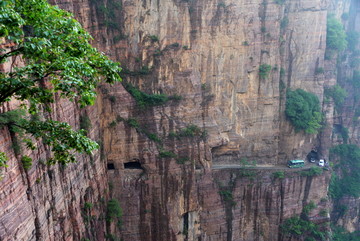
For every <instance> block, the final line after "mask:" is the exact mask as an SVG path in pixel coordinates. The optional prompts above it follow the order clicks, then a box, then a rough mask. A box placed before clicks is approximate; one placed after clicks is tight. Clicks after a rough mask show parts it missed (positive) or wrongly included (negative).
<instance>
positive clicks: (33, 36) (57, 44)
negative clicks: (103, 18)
mask: <svg viewBox="0 0 360 241" xmlns="http://www.w3.org/2000/svg"><path fill="white" fill-rule="evenodd" d="M0 12H1V14H0V37H1V38H4V39H5V43H6V44H1V45H0V53H1V55H0V63H4V62H6V61H10V60H11V61H13V59H14V58H16V57H18V59H19V58H22V59H24V60H25V62H26V65H25V66H16V67H12V68H10V69H9V70H6V71H5V72H1V73H0V78H1V79H0V104H4V103H5V102H7V101H9V100H10V99H12V98H15V99H17V100H20V101H24V100H27V101H28V102H27V103H29V104H28V105H27V104H24V105H23V108H24V109H26V110H27V111H28V113H30V114H33V115H34V114H36V113H38V112H39V111H40V110H43V109H44V110H45V111H51V109H50V103H53V102H54V101H55V100H54V95H55V93H56V95H58V96H59V97H61V98H65V99H69V100H71V101H76V102H77V103H79V104H80V106H81V107H84V106H86V105H90V104H93V103H94V101H95V97H96V92H95V88H96V85H97V84H98V83H99V82H100V81H101V80H102V79H103V77H104V76H106V82H107V83H114V82H115V81H120V80H121V78H120V76H119V71H120V67H119V66H118V64H117V63H114V62H112V61H110V60H109V59H108V58H107V57H106V56H104V55H102V54H100V53H99V52H98V51H97V50H96V49H95V48H93V47H92V46H91V45H90V43H89V41H90V40H91V37H90V35H89V34H88V33H87V32H86V31H85V30H84V29H83V28H82V27H81V25H80V24H79V23H78V22H77V21H76V20H74V19H73V18H72V16H71V14H69V13H67V12H65V11H63V10H60V9H59V8H58V7H53V6H50V5H49V4H48V3H47V1H46V0H37V1H34V0H21V1H20V0H3V1H1V2H0ZM10 46H11V48H10ZM46 116H50V115H46ZM49 118H50V117H47V118H45V116H43V117H41V116H40V118H37V119H30V118H23V119H22V120H23V121H22V122H21V123H20V122H19V123H18V124H17V125H16V128H20V129H23V130H24V131H25V134H29V135H32V136H33V137H34V138H35V139H43V142H44V143H45V144H46V145H48V146H50V148H51V150H52V151H53V152H54V158H53V159H52V163H55V162H61V163H68V162H70V161H74V160H75V156H74V152H86V153H91V151H92V150H94V149H96V148H97V147H98V145H97V144H96V143H95V142H93V141H91V140H90V139H88V138H87V137H86V136H85V135H84V134H85V133H84V131H78V132H76V131H73V130H72V129H71V127H70V125H68V124H67V123H61V122H57V121H54V120H51V119H49ZM9 124H10V125H12V126H14V125H15V124H14V123H9ZM28 144H29V142H28Z"/></svg>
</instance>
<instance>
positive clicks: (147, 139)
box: [0, 0, 359, 241]
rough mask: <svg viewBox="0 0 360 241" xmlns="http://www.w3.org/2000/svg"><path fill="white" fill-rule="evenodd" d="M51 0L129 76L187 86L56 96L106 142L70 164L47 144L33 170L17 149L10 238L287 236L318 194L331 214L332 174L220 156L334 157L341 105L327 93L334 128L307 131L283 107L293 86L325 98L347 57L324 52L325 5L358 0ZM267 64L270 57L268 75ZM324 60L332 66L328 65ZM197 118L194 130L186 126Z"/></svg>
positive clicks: (6, 200)
mask: <svg viewBox="0 0 360 241" xmlns="http://www.w3.org/2000/svg"><path fill="white" fill-rule="evenodd" d="M52 2H53V3H54V4H58V5H59V6H60V7H61V8H64V9H67V10H69V11H71V12H73V13H74V14H75V16H76V18H77V19H78V20H79V21H80V22H82V23H83V25H84V27H86V28H87V29H88V30H89V31H90V32H91V33H92V35H93V36H94V42H93V43H94V45H95V46H97V47H98V48H99V50H101V51H103V52H105V53H106V54H108V55H109V56H110V57H111V58H112V59H114V60H118V61H120V62H121V63H122V65H123V68H124V71H123V73H124V74H123V78H124V82H126V83H131V84H132V85H134V86H137V87H138V88H139V89H140V90H142V91H144V92H146V93H148V94H152V93H156V94H161V93H165V94H167V95H169V96H170V95H178V96H181V97H182V99H181V100H179V98H173V99H172V100H170V101H168V102H167V103H165V104H164V105H161V106H156V107H151V106H145V107H141V106H139V103H137V102H136V100H135V99H134V98H133V97H132V96H131V95H130V94H129V93H128V92H127V91H126V90H125V88H124V87H123V85H121V84H118V85H115V86H111V87H110V86H106V85H103V86H100V87H99V98H98V102H97V104H96V105H95V106H93V107H90V108H88V109H86V110H82V111H80V110H79V109H78V108H77V107H76V106H74V105H73V104H72V103H57V104H56V107H55V109H56V116H61V117H59V118H60V120H67V121H69V120H70V122H71V123H72V124H73V125H74V126H77V127H78V125H79V118H80V115H87V116H89V117H90V119H91V122H92V132H91V136H92V137H93V138H94V139H95V140H100V141H101V145H102V149H101V150H100V151H99V153H96V155H95V156H94V157H93V158H91V159H90V158H89V157H79V160H78V163H77V164H74V165H70V166H69V167H67V168H65V169H64V170H63V169H61V168H60V167H50V168H49V167H45V166H43V165H42V164H41V161H40V160H41V159H42V160H44V159H46V157H47V155H48V154H47V152H46V150H45V149H43V147H41V145H39V146H40V147H41V148H40V149H39V151H38V153H34V154H32V155H33V157H34V158H35V159H36V160H39V161H38V162H37V163H35V165H34V167H33V168H31V169H30V170H29V171H28V172H25V171H24V170H22V169H21V167H20V166H19V165H18V164H17V162H16V158H15V156H12V158H11V162H10V163H11V164H10V167H9V168H7V169H6V170H5V171H6V172H4V178H3V179H2V181H1V186H2V191H1V192H2V195H1V197H0V204H1V207H3V209H2V210H3V211H2V212H1V214H0V224H1V225H0V237H1V239H4V240H79V239H80V238H82V237H84V238H89V239H91V240H104V233H105V232H106V233H108V234H110V233H111V234H113V235H115V236H118V237H121V238H123V239H124V240H156V241H158V240H249V241H250V240H285V238H286V237H283V236H282V235H281V234H280V232H279V224H280V223H281V222H283V221H284V220H285V219H286V218H289V217H292V216H299V215H300V214H301V212H302V209H303V207H304V206H305V205H307V204H309V203H310V202H311V201H313V202H314V203H315V204H316V206H317V208H315V209H314V210H313V211H312V212H311V213H310V218H312V219H313V220H314V221H316V222H318V223H324V222H327V221H328V217H327V216H325V217H322V216H321V215H319V213H320V212H321V210H323V209H328V208H329V205H330V204H329V202H328V201H327V198H326V195H327V187H328V183H329V173H325V174H323V175H320V176H316V177H306V176H302V175H300V174H299V173H294V172H289V173H286V175H285V178H284V179H276V178H274V176H273V172H275V171H276V170H267V171H255V172H254V173H253V171H252V170H248V171H244V170H237V169H221V170H213V169H212V168H211V167H212V166H213V165H214V164H217V165H225V164H240V161H241V160H248V161H256V162H257V163H258V164H279V165H284V164H285V162H286V160H288V159H293V158H301V159H304V158H305V157H306V155H307V154H308V153H309V152H310V151H311V150H312V149H317V150H318V151H319V154H320V155H322V156H324V157H327V155H328V149H329V147H330V146H331V145H332V141H335V139H334V138H333V136H332V135H333V133H332V124H337V122H336V121H337V120H338V119H337V118H334V104H333V103H329V104H325V105H324V106H323V110H324V111H327V114H326V118H327V121H328V123H329V125H328V127H329V128H327V129H325V131H324V132H323V133H322V135H319V136H316V135H308V134H304V133H301V132H299V133H296V132H295V131H294V128H293V127H292V126H291V125H290V124H289V122H288V121H287V120H286V118H285V115H284V108H285V102H284V100H285V89H286V88H292V89H296V88H302V89H305V90H307V91H310V92H312V93H315V94H316V95H317V96H318V97H319V99H320V100H323V98H324V95H323V92H324V86H326V85H327V86H331V85H334V84H335V83H336V78H337V76H336V74H335V72H333V71H332V70H333V69H335V68H336V65H335V64H334V62H331V61H325V60H324V55H325V48H326V18H327V15H328V13H329V12H330V11H332V10H334V9H337V12H336V15H337V16H339V17H340V16H341V14H342V13H343V12H348V11H349V8H350V2H351V1H348V0H343V1H331V0H315V1H298V0H287V1H285V3H284V4H276V3H275V2H273V1H261V0H255V1H248V0H236V1H235V0H226V1H217V0H206V1H204V0H189V1H185V0H165V1H160V0H157V1H154V0H144V1H130V0H123V1H120V0H118V1H117V0H107V1H87V0H82V1H77V0H72V1H70V0H69V1H63V0H54V1H52ZM120 2H121V4H119V3H120ZM353 14H354V16H355V18H358V16H359V14H358V13H356V12H355V13H353ZM354 21H355V20H354ZM355 22H356V21H355ZM356 26H357V25H356ZM356 28H358V26H357V27H356ZM265 64H267V65H270V66H271V70H270V71H269V73H268V74H267V76H266V77H264V78H261V77H260V76H259V67H260V66H261V65H265ZM320 67H325V73H324V74H316V70H317V69H318V68H320ZM4 108H12V107H4ZM54 115H55V114H54ZM351 118H352V117H351ZM191 125H192V126H196V127H197V128H196V131H195V132H193V133H192V134H187V135H182V134H181V133H182V131H184V130H186V129H187V128H189V126H191ZM355 130H357V129H356V128H354V133H355V132H356V131H355ZM1 131H2V134H1V135H0V137H1V138H2V141H1V142H0V143H1V146H0V150H7V153H11V152H12V151H11V141H10V140H11V137H10V135H9V133H8V131H7V130H6V129H4V130H1ZM174 133H175V134H176V133H177V135H174ZM179 133H180V134H179ZM205 133H206V135H205ZM169 134H170V135H169ZM352 138H353V140H354V141H356V140H357V138H356V137H355V135H354V136H352ZM328 140H331V141H328ZM106 169H107V170H106ZM108 182H109V183H110V187H109V188H108V187H107V183H108ZM109 197H113V198H116V199H118V200H120V202H121V205H122V207H123V210H124V214H123V226H122V228H121V230H119V228H117V227H116V226H115V225H113V224H111V225H109V224H107V225H106V222H105V220H104V219H103V218H102V217H104V213H105V208H106V205H105V204H106V201H107V200H108V198H109ZM354 202H357V201H354ZM86 204H87V205H86ZM89 204H91V205H90V206H91V208H90V206H89ZM346 220H348V219H346V218H345V219H344V221H343V223H345V222H347V221H346ZM350 229H351V230H355V229H357V227H354V228H350ZM105 230H106V231H105ZM286 240H288V239H286Z"/></svg>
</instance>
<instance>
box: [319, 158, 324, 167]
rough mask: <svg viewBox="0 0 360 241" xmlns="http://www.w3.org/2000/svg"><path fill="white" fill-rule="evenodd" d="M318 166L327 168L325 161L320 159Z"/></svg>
mask: <svg viewBox="0 0 360 241" xmlns="http://www.w3.org/2000/svg"><path fill="white" fill-rule="evenodd" d="M318 165H319V166H321V167H323V166H325V161H324V160H323V159H320V160H319V163H318Z"/></svg>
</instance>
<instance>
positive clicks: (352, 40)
mask: <svg viewBox="0 0 360 241" xmlns="http://www.w3.org/2000/svg"><path fill="white" fill-rule="evenodd" d="M359 38H360V33H358V32H355V31H351V32H348V33H347V34H346V40H347V42H348V48H349V49H350V50H351V51H354V50H355V49H356V46H357V45H358V43H359Z"/></svg>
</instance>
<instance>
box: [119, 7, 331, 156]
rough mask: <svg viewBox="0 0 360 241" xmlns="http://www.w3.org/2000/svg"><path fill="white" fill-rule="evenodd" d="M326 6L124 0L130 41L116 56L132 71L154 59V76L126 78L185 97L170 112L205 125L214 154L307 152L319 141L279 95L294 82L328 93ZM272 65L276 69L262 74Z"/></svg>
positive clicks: (320, 92) (125, 22)
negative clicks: (297, 124)
mask: <svg viewBox="0 0 360 241" xmlns="http://www.w3.org/2000/svg"><path fill="white" fill-rule="evenodd" d="M326 7H327V5H326V4H325V2H324V1H312V2H311V3H299V2H297V1H286V2H285V4H284V5H279V4H275V3H274V2H266V1H264V2H262V1H251V2H249V1H224V2H217V1H205V2H204V1H165V2H164V1H162V2H157V1H145V2H138V3H133V2H132V1H131V2H128V1H124V2H123V12H124V32H125V33H126V36H127V40H124V41H122V42H124V43H126V44H127V47H126V49H124V50H122V51H123V52H120V56H119V59H120V60H122V63H123V64H124V65H125V66H126V68H128V69H130V70H132V71H136V70H138V69H140V68H141V66H148V67H151V68H152V69H151V70H152V71H151V76H140V77H139V76H137V77H131V76H127V77H126V80H127V81H130V82H132V83H136V85H137V86H139V87H140V88H141V89H144V90H152V91H153V92H158V91H161V92H165V93H169V94H172V93H176V94H179V95H181V96H183V97H184V100H183V101H182V102H181V108H178V109H177V112H176V115H175V116H173V118H174V119H175V120H178V121H179V122H183V123H189V122H192V123H196V124H198V125H199V126H203V127H204V128H206V129H207V130H208V132H209V136H210V138H209V141H208V144H209V146H210V148H212V155H213V157H214V158H213V161H214V162H221V163H225V162H236V160H239V159H240V158H244V157H247V158H252V159H256V160H257V161H258V162H268V163H276V162H283V161H284V160H285V159H287V158H293V157H294V156H295V157H303V156H305V155H306V154H307V152H308V151H309V149H311V145H317V143H316V142H315V141H314V136H304V135H303V134H297V133H295V132H294V130H293V129H292V127H291V126H290V125H289V124H288V123H287V121H286V120H285V117H284V115H283V111H284V103H282V102H281V98H280V97H281V96H282V97H284V94H285V91H284V88H286V87H290V88H293V89H296V88H303V89H305V90H308V91H311V92H313V93H316V94H317V95H318V96H319V98H320V99H322V94H323V82H324V79H323V76H322V75H320V76H319V75H316V74H315V70H316V68H318V67H319V66H323V64H324V60H323V58H324V51H325V47H326V46H325V39H326V15H327V11H326ZM178 23H181V24H178ZM309 26H311V27H309ZM304 33H305V34H304ZM151 36H156V37H157V38H158V41H152V40H151ZM265 64H267V65H271V71H270V72H269V73H268V74H267V76H266V77H263V78H261V77H259V67H260V66H261V65H265ZM280 75H281V76H280ZM280 79H281V81H280ZM165 111H166V110H165ZM280 146H281V148H280ZM279 153H280V155H279Z"/></svg>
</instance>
